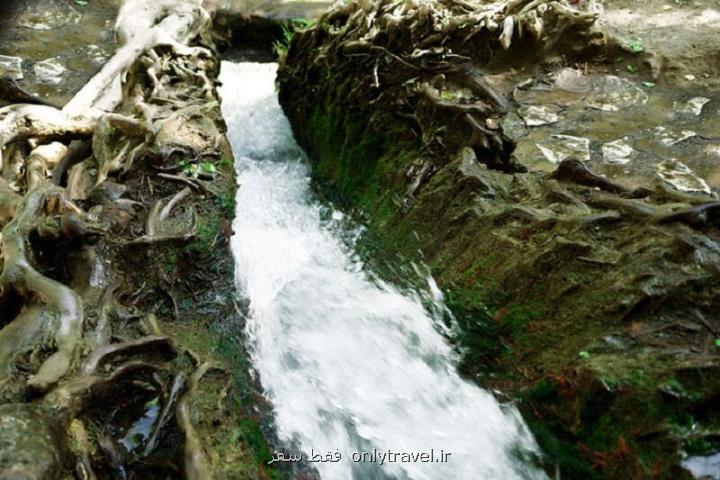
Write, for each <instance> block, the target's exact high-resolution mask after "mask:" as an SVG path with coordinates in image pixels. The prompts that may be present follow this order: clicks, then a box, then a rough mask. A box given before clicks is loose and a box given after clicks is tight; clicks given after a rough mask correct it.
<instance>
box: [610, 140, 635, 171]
mask: <svg viewBox="0 0 720 480" xmlns="http://www.w3.org/2000/svg"><path fill="white" fill-rule="evenodd" d="M627 140H628V137H625V138H619V139H617V140H615V141H613V142H609V143H606V144H604V145H603V146H602V153H603V160H605V161H606V162H607V163H612V164H615V165H625V164H626V163H628V162H629V161H630V158H631V157H632V155H633V153H635V150H634V149H633V147H632V146H631V145H630V144H629V143H628V142H627Z"/></svg>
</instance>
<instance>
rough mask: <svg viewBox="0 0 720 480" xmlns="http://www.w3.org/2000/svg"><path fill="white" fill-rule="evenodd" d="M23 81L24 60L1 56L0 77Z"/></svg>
mask: <svg viewBox="0 0 720 480" xmlns="http://www.w3.org/2000/svg"><path fill="white" fill-rule="evenodd" d="M6 76H7V77H10V78H13V79H15V80H22V78H23V72H22V58H20V57H10V56H7V55H0V77H6Z"/></svg>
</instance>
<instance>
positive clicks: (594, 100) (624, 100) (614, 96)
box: [586, 75, 650, 112]
mask: <svg viewBox="0 0 720 480" xmlns="http://www.w3.org/2000/svg"><path fill="white" fill-rule="evenodd" d="M649 98H650V97H649V96H648V94H647V93H646V92H645V91H644V90H643V89H642V88H640V87H638V86H637V85H635V84H634V83H633V82H631V81H630V80H627V79H625V78H620V77H616V76H614V75H605V76H601V77H596V78H594V79H593V82H592V92H591V93H590V94H589V95H588V97H587V99H586V101H587V105H588V106H589V107H590V108H595V109H598V110H602V111H604V112H618V111H620V110H625V109H628V108H632V107H636V106H638V105H644V104H645V103H647V101H648V99H649Z"/></svg>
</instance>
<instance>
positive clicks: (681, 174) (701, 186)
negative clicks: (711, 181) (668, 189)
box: [657, 159, 710, 194]
mask: <svg viewBox="0 0 720 480" xmlns="http://www.w3.org/2000/svg"><path fill="white" fill-rule="evenodd" d="M657 173H658V175H659V176H660V178H662V179H663V180H664V181H665V182H667V183H669V184H670V185H672V186H673V187H674V188H676V189H678V190H680V191H681V192H701V193H708V194H709V193H710V186H709V185H708V184H707V182H706V181H705V180H703V179H702V178H700V177H698V176H697V175H696V174H695V172H693V171H692V170H691V169H690V168H689V167H688V166H687V165H685V164H684V163H682V162H680V161H678V160H676V159H672V160H666V161H664V162H662V163H660V164H658V166H657Z"/></svg>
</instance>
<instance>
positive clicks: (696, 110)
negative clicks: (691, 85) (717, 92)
mask: <svg viewBox="0 0 720 480" xmlns="http://www.w3.org/2000/svg"><path fill="white" fill-rule="evenodd" d="M709 101H710V99H709V98H706V97H693V98H691V99H690V100H688V101H687V102H685V103H682V102H675V103H673V109H674V110H675V111H676V112H677V113H687V114H691V115H695V116H698V115H700V114H701V113H702V109H703V107H704V106H705V104H706V103H708V102H709Z"/></svg>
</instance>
